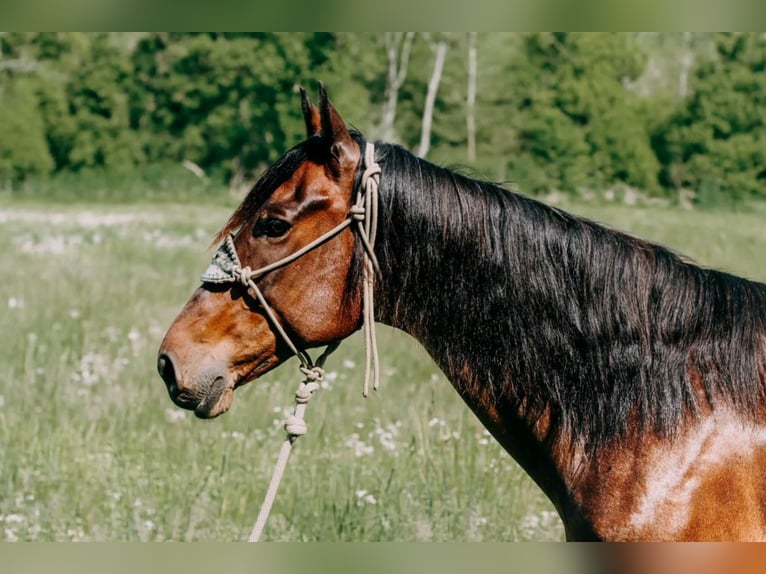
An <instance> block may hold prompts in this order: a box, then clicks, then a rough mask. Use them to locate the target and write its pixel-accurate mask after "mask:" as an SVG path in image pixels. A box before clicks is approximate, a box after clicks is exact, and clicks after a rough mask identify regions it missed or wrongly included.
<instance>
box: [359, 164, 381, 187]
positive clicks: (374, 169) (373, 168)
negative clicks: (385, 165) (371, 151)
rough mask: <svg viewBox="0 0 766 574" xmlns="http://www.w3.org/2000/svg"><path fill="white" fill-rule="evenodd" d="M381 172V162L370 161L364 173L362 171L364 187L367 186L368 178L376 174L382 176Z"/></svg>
mask: <svg viewBox="0 0 766 574" xmlns="http://www.w3.org/2000/svg"><path fill="white" fill-rule="evenodd" d="M380 173H381V169H380V164H379V163H377V162H374V163H370V164H369V165H368V166H367V168H366V169H365V170H364V173H362V187H366V186H367V180H368V179H370V178H371V177H373V176H376V175H377V176H380ZM377 179H380V177H378V178H377ZM376 183H377V182H376Z"/></svg>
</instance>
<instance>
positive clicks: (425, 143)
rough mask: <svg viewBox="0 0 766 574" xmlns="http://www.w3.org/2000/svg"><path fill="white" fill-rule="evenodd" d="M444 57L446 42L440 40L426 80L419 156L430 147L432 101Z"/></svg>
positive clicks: (423, 155) (434, 99)
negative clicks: (426, 86) (432, 68)
mask: <svg viewBox="0 0 766 574" xmlns="http://www.w3.org/2000/svg"><path fill="white" fill-rule="evenodd" d="M446 57H447V42H446V41H444V40H441V41H439V42H437V43H436V46H435V48H434V70H433V73H432V74H431V81H429V82H428V93H427V94H426V103H425V106H424V107H423V127H422V130H421V132H420V146H419V147H418V155H419V156H420V157H426V155H428V150H429V148H430V147H431V122H432V120H433V115H434V103H435V102H436V92H438V91H439V84H440V83H441V79H442V71H443V70H444V60H445V58H446Z"/></svg>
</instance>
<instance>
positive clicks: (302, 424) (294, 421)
mask: <svg viewBox="0 0 766 574" xmlns="http://www.w3.org/2000/svg"><path fill="white" fill-rule="evenodd" d="M285 431H286V432H287V434H289V435H290V436H291V437H294V438H297V437H299V436H303V435H305V434H306V432H307V431H308V427H307V426H306V421H304V420H303V419H302V418H300V417H296V416H295V415H290V416H288V417H287V419H286V420H285Z"/></svg>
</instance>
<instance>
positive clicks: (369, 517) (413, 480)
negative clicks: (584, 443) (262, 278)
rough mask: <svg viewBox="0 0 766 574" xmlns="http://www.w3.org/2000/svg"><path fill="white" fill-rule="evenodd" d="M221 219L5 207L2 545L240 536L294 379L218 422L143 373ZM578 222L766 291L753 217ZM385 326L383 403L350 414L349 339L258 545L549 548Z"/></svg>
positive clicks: (255, 394) (525, 497) (609, 210)
mask: <svg viewBox="0 0 766 574" xmlns="http://www.w3.org/2000/svg"><path fill="white" fill-rule="evenodd" d="M230 209H231V208H230V206H226V207H221V206H216V205H214V204H209V203H207V204H201V205H200V204H196V203H192V204H189V203H185V204H181V205H157V204H149V203H144V204H141V203H138V204H135V205H108V206H104V205H101V206H99V205H96V204H93V205H90V206H84V205H82V204H80V205H78V206H72V205H67V204H63V203H59V204H51V203H47V204H46V203H45V202H43V201H33V202H23V203H19V202H18V201H13V202H11V201H10V200H8V199H7V198H6V199H5V200H2V201H0V249H2V252H3V253H4V256H3V257H2V259H0V273H2V277H3V281H2V282H0V309H2V312H0V445H2V447H1V448H0V540H2V539H6V540H14V539H18V540H40V541H49V540H118V541H122V540H224V541H227V540H242V539H244V538H246V536H247V534H248V533H249V530H250V528H251V526H252V523H253V521H254V519H255V517H256V514H257V512H258V508H259V505H260V502H261V497H262V496H263V493H264V491H265V489H266V486H267V484H268V480H269V477H270V474H271V471H272V466H273V464H274V461H275V459H276V456H277V452H278V449H279V446H280V443H281V440H282V437H283V431H282V429H281V423H280V421H281V420H282V418H283V411H284V410H285V409H287V408H288V407H290V405H291V403H292V398H291V397H292V394H293V392H294V390H295V388H296V387H297V384H298V382H299V376H298V371H297V368H296V364H295V363H294V362H290V363H288V364H287V365H284V366H283V367H281V368H279V369H278V370H277V371H275V372H274V373H271V374H270V375H269V376H267V377H265V378H264V379H263V380H259V381H257V382H255V383H252V384H251V385H249V386H247V387H245V388H244V389H241V390H239V391H238V392H237V394H236V398H235V401H234V406H233V408H232V410H231V411H230V412H229V413H228V414H226V415H224V416H223V417H221V418H218V419H215V420H213V421H199V420H197V419H195V418H194V417H193V415H191V414H189V413H187V412H185V411H181V410H179V409H177V408H176V407H174V406H173V405H172V403H171V402H170V400H169V399H168V397H167V394H166V392H165V389H164V385H163V384H162V382H161V381H160V379H159V377H158V376H157V374H156V372H155V366H154V365H155V353H156V350H157V348H158V346H159V342H160V340H161V338H162V336H163V334H164V332H165V330H166V328H167V326H168V325H169V324H170V322H171V321H172V320H173V318H174V316H175V315H176V313H177V312H178V311H179V310H180V308H181V306H182V305H183V304H184V303H185V301H186V300H187V298H188V296H189V294H190V293H191V292H192V290H193V289H194V288H195V286H196V285H197V284H198V276H199V274H200V272H201V271H202V270H203V269H204V267H205V265H206V264H207V261H208V259H209V257H210V253H209V252H208V251H206V247H207V244H208V242H209V239H210V237H211V236H212V234H213V232H214V231H215V230H216V228H217V227H218V226H220V225H221V224H222V223H223V222H224V220H225V219H226V217H227V216H228V214H229V212H230ZM574 210H575V211H578V212H580V213H582V214H584V215H587V216H590V217H593V218H596V219H598V220H602V221H606V222H609V223H611V224H613V225H614V226H616V227H620V228H623V229H627V230H630V231H632V232H634V233H636V234H639V235H643V236H647V237H650V238H652V239H655V240H658V241H662V242H665V243H667V244H669V245H671V246H673V247H675V248H677V249H678V250H680V251H682V252H684V253H686V254H688V255H690V256H691V257H693V258H694V259H696V260H697V261H699V262H700V263H702V264H705V265H711V266H715V267H719V268H724V269H726V270H729V271H732V272H735V273H739V274H743V275H746V276H748V277H751V278H754V279H761V280H764V279H766V249H764V247H765V246H766V226H764V225H763V215H761V214H757V213H752V214H747V213H738V214H714V213H707V212H706V213H697V212H684V211H679V210H674V209H667V208H656V207H654V208H625V207H616V206H599V207H596V206H575V207H574ZM379 330H380V339H381V342H380V348H381V356H382V363H383V366H384V377H383V384H382V389H381V390H380V391H379V392H378V393H377V394H376V395H373V396H371V397H370V398H368V399H366V400H365V399H362V397H361V383H362V380H361V379H362V369H361V363H362V353H363V350H362V347H361V344H360V339H359V337H358V336H355V337H352V338H351V340H349V341H348V342H347V343H346V344H344V345H343V346H342V347H341V349H340V350H339V351H338V352H337V353H336V354H335V355H333V356H332V357H331V359H330V361H329V364H328V372H329V377H328V378H329V379H330V381H329V388H327V389H324V390H322V391H321V392H319V393H317V395H316V396H315V398H314V400H313V401H312V402H311V404H310V405H309V409H308V414H307V421H308V424H309V434H308V435H307V436H306V437H304V438H302V439H301V440H300V441H299V442H298V443H297V445H296V448H295V450H294V454H293V457H292V458H291V460H290V463H289V465H288V472H287V475H286V477H285V479H284V481H283V484H282V487H281V490H280V492H279V495H278V497H277V500H276V503H275V506H274V509H273V512H272V517H271V520H270V522H269V524H268V525H267V528H266V533H265V538H266V539H267V540H295V541H297V540H321V541H341V540H343V541H365V540H367V541H375V540H487V541H504V540H527V539H533V540H551V539H553V540H558V539H561V537H562V528H561V525H560V523H559V521H558V519H557V518H555V516H554V515H553V514H552V513H553V509H552V507H551V505H550V503H549V502H548V501H547V500H546V499H545V498H544V497H543V495H542V494H541V493H540V492H539V491H538V490H537V488H536V487H535V486H534V484H532V483H531V481H530V480H529V479H528V478H527V477H526V476H525V475H524V473H523V472H522V471H521V470H520V469H519V468H518V467H517V465H516V464H515V463H514V462H513V461H512V460H511V459H510V457H508V455H506V454H505V453H504V451H503V450H502V449H500V447H499V446H498V445H496V444H495V443H494V442H493V441H492V440H491V439H489V437H487V435H486V434H485V432H484V430H483V427H481V425H480V424H479V423H478V422H477V421H476V419H475V418H474V417H473V415H472V414H471V413H470V412H469V411H468V409H467V408H466V407H465V406H464V405H463V404H462V402H461V401H460V399H459V398H458V396H457V394H456V393H455V392H454V391H453V390H452V389H451V387H450V385H449V384H448V383H447V382H446V381H445V380H444V378H443V376H442V375H441V374H439V373H438V371H437V369H436V368H435V366H434V365H433V363H432V362H431V361H430V359H429V358H428V357H427V356H426V355H425V353H424V352H423V351H422V349H420V347H419V346H418V345H417V344H416V343H415V342H414V341H413V340H412V339H410V338H408V337H407V336H405V335H403V334H401V333H398V332H394V331H392V330H390V329H386V328H383V327H379ZM363 491H364V492H363ZM373 501H374V502H373Z"/></svg>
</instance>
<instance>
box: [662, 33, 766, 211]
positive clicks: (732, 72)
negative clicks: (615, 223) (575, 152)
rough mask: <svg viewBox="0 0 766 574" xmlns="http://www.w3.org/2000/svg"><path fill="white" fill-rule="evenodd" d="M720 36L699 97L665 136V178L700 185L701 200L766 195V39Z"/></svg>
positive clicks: (697, 81)
mask: <svg viewBox="0 0 766 574" xmlns="http://www.w3.org/2000/svg"><path fill="white" fill-rule="evenodd" d="M714 42H715V47H716V52H717V54H716V57H715V58H714V59H712V60H710V61H706V62H703V63H701V64H700V65H699V66H698V67H697V69H696V72H695V76H694V79H693V84H692V85H693V90H694V93H693V95H692V97H691V98H689V100H688V101H687V102H686V105H685V106H683V107H682V108H681V109H680V110H679V111H678V112H677V113H676V114H675V115H674V116H673V117H672V118H671V120H670V121H669V122H668V125H667V127H666V129H665V130H664V131H663V132H661V133H660V134H659V136H658V138H657V152H658V156H659V157H660V159H661V160H662V162H663V166H664V170H663V179H664V181H665V182H666V183H667V184H668V185H672V186H675V187H688V188H691V189H694V190H696V191H697V202H698V203H700V204H706V205H711V206H714V205H719V204H722V203H732V202H736V201H738V200H743V199H751V198H754V197H759V198H766V135H765V134H764V129H766V39H765V38H764V37H763V35H761V34H741V33H723V34H717V35H716V36H715V37H714Z"/></svg>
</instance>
